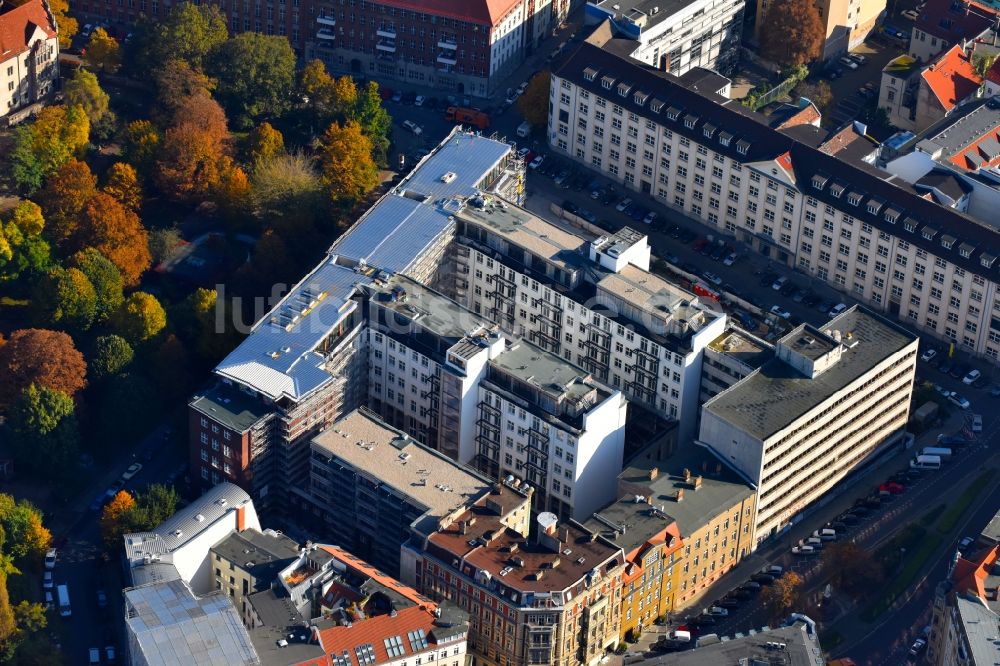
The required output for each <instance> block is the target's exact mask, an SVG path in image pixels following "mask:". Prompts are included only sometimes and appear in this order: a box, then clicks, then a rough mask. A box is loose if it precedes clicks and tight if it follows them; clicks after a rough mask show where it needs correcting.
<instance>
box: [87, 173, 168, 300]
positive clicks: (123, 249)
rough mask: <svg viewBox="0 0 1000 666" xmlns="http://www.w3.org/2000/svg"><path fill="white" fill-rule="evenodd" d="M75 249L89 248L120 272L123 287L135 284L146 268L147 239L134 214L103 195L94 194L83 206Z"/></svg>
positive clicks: (147, 262)
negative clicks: (107, 260)
mask: <svg viewBox="0 0 1000 666" xmlns="http://www.w3.org/2000/svg"><path fill="white" fill-rule="evenodd" d="M73 240H74V244H75V246H76V247H81V248H82V247H93V248H94V249H96V250H98V251H99V252H100V253H101V254H103V255H104V256H105V257H107V258H108V259H109V260H110V261H111V263H113V264H114V265H115V266H117V267H118V270H119V271H121V275H122V279H123V280H124V281H125V284H126V285H135V284H138V283H139V278H140V276H141V275H142V274H143V273H144V272H145V271H146V269H147V268H149V264H150V261H151V259H150V256H149V238H148V236H147V234H146V230H145V228H143V226H142V223H141V222H140V221H139V216H138V215H136V214H135V212H134V211H132V210H130V209H128V208H126V207H125V206H123V205H121V204H120V203H118V201H117V200H116V199H113V198H112V197H111V196H110V195H108V194H105V193H104V192H98V193H97V194H95V195H94V196H93V197H91V199H90V201H88V202H87V204H86V205H85V206H84V207H83V213H82V214H81V215H80V227H79V229H78V230H77V233H76V234H75V236H74V239H73Z"/></svg>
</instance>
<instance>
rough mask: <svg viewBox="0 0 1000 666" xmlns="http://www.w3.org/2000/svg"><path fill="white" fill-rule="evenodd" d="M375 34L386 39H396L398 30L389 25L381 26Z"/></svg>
mask: <svg viewBox="0 0 1000 666" xmlns="http://www.w3.org/2000/svg"><path fill="white" fill-rule="evenodd" d="M375 34H376V35H378V36H379V37H385V38H386V39H396V29H395V28H394V27H392V26H389V25H383V26H381V27H380V28H379V29H378V30H376V31H375Z"/></svg>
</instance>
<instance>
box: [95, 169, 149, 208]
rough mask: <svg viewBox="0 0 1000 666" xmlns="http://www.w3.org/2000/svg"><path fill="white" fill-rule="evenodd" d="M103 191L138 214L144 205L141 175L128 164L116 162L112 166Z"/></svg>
mask: <svg viewBox="0 0 1000 666" xmlns="http://www.w3.org/2000/svg"><path fill="white" fill-rule="evenodd" d="M101 190H102V191H103V192H104V193H105V194H107V195H110V196H111V197H112V198H114V199H115V200H116V201H117V202H118V203H120V204H121V205H123V206H125V207H126V208H130V209H131V210H134V211H136V212H138V210H139V207H140V206H141V205H142V185H141V184H140V183H139V175H138V174H137V173H136V172H135V169H134V168H133V167H132V165H131V164H128V163H126V162H115V163H114V164H112V165H111V168H109V169H108V173H107V175H106V176H105V180H104V187H102V188H101Z"/></svg>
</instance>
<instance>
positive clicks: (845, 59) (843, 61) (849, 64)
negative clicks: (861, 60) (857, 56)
mask: <svg viewBox="0 0 1000 666" xmlns="http://www.w3.org/2000/svg"><path fill="white" fill-rule="evenodd" d="M839 62H840V64H842V65H843V66H844V67H847V68H848V69H857V68H858V63H856V62H854V61H853V60H851V59H850V58H848V57H847V56H843V57H842V58H841V59H840V60H839Z"/></svg>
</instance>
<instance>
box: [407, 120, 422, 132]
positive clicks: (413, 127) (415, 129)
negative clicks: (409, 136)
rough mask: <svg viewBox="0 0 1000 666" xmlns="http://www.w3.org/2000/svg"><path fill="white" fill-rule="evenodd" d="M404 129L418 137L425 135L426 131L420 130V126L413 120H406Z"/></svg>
mask: <svg viewBox="0 0 1000 666" xmlns="http://www.w3.org/2000/svg"><path fill="white" fill-rule="evenodd" d="M403 127H404V128H406V129H408V130H410V131H411V132H413V134H414V135H416V136H420V135H421V134H423V133H424V131H423V130H422V129H420V125H418V124H416V123H415V122H413V121H412V120H404V121H403Z"/></svg>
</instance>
